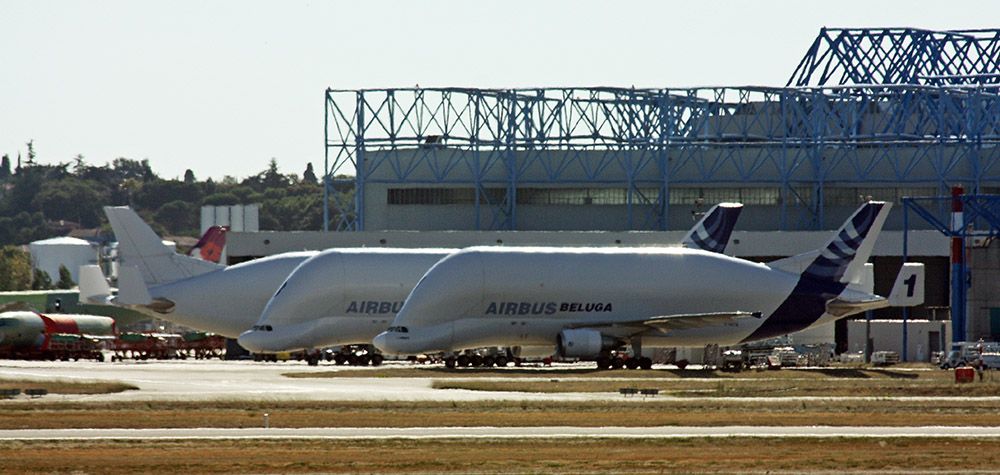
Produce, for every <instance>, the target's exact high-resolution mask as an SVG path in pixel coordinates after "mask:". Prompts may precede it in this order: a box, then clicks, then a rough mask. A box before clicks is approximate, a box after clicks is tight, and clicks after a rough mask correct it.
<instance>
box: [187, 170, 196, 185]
mask: <svg viewBox="0 0 1000 475" xmlns="http://www.w3.org/2000/svg"><path fill="white" fill-rule="evenodd" d="M195 181H197V180H195V179H194V172H193V171H191V169H190V168H188V169H187V170H184V183H187V184H189V185H190V184H192V183H194V182H195Z"/></svg>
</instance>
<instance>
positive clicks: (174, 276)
mask: <svg viewBox="0 0 1000 475" xmlns="http://www.w3.org/2000/svg"><path fill="white" fill-rule="evenodd" d="M104 214H106V215H107V216H108V221H109V222H110V223H111V228H112V229H113V230H114V232H115V237H116V238H117V239H118V256H119V259H120V260H121V264H122V265H129V266H134V267H137V268H138V269H139V272H140V273H141V274H142V279H143V281H144V282H145V283H146V284H147V285H156V284H166V283H169V282H174V281H177V280H180V279H184V278H187V277H193V276H196V275H200V274H204V273H206V272H211V271H213V270H216V269H221V268H222V267H223V266H220V265H218V264H213V263H211V262H206V261H203V260H201V259H195V258H193V257H188V256H184V255H180V254H177V253H175V252H173V251H172V250H170V248H168V247H167V246H164V245H163V241H161V240H160V237H159V236H157V235H156V233H155V232H153V229H152V228H150V227H149V225H148V224H146V223H145V222H144V221H143V220H142V218H140V217H139V215H137V214H136V213H135V211H132V209H131V208H129V207H127V206H105V207H104Z"/></svg>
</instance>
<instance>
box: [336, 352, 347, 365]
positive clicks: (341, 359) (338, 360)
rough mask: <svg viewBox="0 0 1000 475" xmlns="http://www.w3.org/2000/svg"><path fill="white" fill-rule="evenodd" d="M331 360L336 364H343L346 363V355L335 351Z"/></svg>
mask: <svg viewBox="0 0 1000 475" xmlns="http://www.w3.org/2000/svg"><path fill="white" fill-rule="evenodd" d="M333 362H334V364H336V365H337V366H343V365H344V363H347V357H346V356H344V354H343V353H337V354H336V355H334V356H333Z"/></svg>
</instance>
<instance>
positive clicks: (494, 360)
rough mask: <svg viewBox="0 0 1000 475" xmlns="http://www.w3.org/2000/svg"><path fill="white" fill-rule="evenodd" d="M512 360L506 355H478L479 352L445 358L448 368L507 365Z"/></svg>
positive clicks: (501, 366) (499, 366) (500, 366)
mask: <svg viewBox="0 0 1000 475" xmlns="http://www.w3.org/2000/svg"><path fill="white" fill-rule="evenodd" d="M510 362H511V360H510V358H508V357H507V356H505V355H477V354H471V355H467V354H461V355H457V356H456V355H451V356H447V357H445V359H444V366H445V367H446V368H448V369H454V368H456V367H459V368H468V367H470V366H471V367H473V368H490V367H493V366H496V367H498V368H503V367H506V366H507V365H508V364H510Z"/></svg>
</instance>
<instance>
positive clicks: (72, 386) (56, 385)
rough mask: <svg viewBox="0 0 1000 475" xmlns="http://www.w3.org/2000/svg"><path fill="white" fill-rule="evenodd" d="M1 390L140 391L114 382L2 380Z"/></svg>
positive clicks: (79, 392) (67, 391)
mask: <svg viewBox="0 0 1000 475" xmlns="http://www.w3.org/2000/svg"><path fill="white" fill-rule="evenodd" d="M0 389H20V390H21V391H24V390H25V389H45V390H48V392H49V393H50V394H109V393H120V392H123V391H131V390H134V389H139V388H138V387H136V386H133V385H131V384H126V383H121V382H114V381H64V380H44V381H42V380H34V379H9V378H0Z"/></svg>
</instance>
